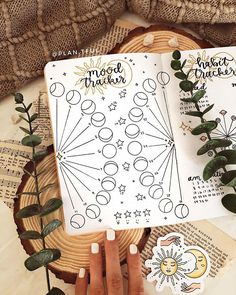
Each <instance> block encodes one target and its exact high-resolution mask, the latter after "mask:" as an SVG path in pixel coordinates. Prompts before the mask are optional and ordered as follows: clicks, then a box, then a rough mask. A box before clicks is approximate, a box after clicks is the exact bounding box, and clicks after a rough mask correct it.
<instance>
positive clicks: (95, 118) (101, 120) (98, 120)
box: [91, 112, 106, 127]
mask: <svg viewBox="0 0 236 295" xmlns="http://www.w3.org/2000/svg"><path fill="white" fill-rule="evenodd" d="M105 122H106V117H105V115H104V114H103V113H99V112H97V113H94V114H93V115H92V117H91V123H92V124H93V126H95V127H102V126H103V125H104V124H105Z"/></svg>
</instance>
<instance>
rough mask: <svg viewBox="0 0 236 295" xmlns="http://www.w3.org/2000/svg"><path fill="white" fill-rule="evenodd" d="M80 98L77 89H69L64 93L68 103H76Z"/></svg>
mask: <svg viewBox="0 0 236 295" xmlns="http://www.w3.org/2000/svg"><path fill="white" fill-rule="evenodd" d="M80 100H81V94H80V93H79V91H77V90H70V91H68V92H67V94H66V101H67V102H68V103H69V104H72V105H76V104H78V103H79V102H80Z"/></svg>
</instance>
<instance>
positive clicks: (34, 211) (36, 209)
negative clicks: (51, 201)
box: [16, 204, 42, 218]
mask: <svg viewBox="0 0 236 295" xmlns="http://www.w3.org/2000/svg"><path fill="white" fill-rule="evenodd" d="M41 210H42V206H40V205H39V204H32V205H29V206H26V207H25V208H22V209H20V210H19V211H18V212H17V213H16V217H17V218H28V217H32V216H36V215H39V214H40V213H41Z"/></svg>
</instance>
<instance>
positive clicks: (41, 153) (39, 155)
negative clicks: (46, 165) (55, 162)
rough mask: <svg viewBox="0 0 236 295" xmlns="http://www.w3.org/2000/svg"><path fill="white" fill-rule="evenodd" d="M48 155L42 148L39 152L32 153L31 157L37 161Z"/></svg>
mask: <svg viewBox="0 0 236 295" xmlns="http://www.w3.org/2000/svg"><path fill="white" fill-rule="evenodd" d="M47 155H48V151H47V150H44V151H39V152H36V153H35V154H34V155H33V159H34V160H35V161H39V160H41V159H43V158H44V157H46V156H47Z"/></svg>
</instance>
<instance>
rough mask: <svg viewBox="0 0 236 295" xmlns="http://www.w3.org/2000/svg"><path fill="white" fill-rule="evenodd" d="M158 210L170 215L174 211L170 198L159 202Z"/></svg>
mask: <svg viewBox="0 0 236 295" xmlns="http://www.w3.org/2000/svg"><path fill="white" fill-rule="evenodd" d="M158 208H159V210H160V211H161V212H163V213H169V212H170V211H171V210H172V209H173V202H172V201H171V199H169V198H165V199H162V200H161V201H160V202H159V205H158Z"/></svg>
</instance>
